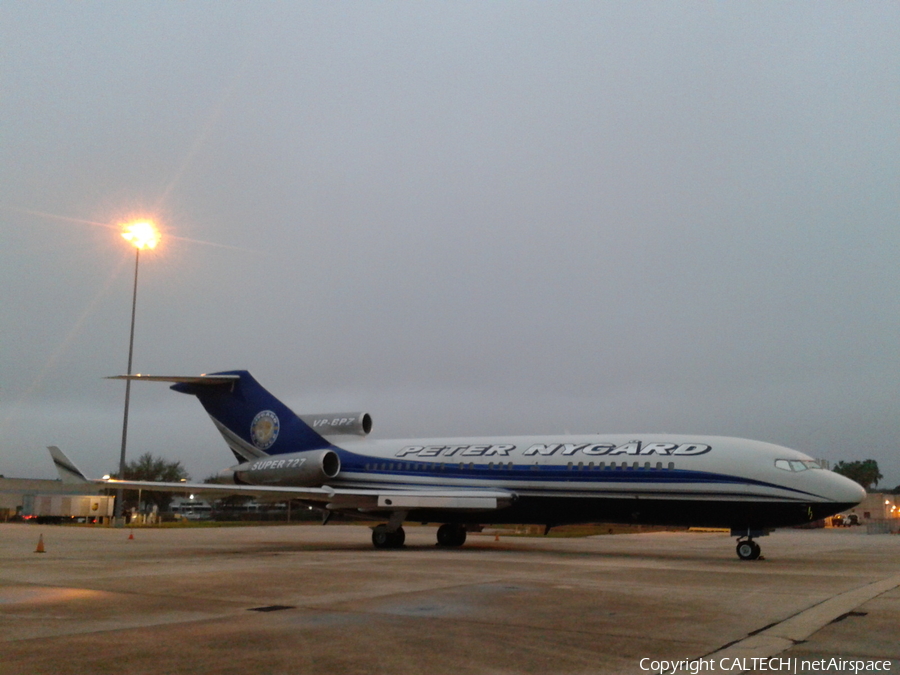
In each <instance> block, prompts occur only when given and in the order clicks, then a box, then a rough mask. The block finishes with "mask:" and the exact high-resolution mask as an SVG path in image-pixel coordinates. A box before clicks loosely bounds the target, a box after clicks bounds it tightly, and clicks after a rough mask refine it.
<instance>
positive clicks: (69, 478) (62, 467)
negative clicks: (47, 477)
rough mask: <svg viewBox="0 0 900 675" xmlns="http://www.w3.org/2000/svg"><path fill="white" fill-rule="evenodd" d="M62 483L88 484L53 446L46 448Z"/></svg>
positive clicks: (76, 468) (69, 461)
mask: <svg viewBox="0 0 900 675" xmlns="http://www.w3.org/2000/svg"><path fill="white" fill-rule="evenodd" d="M47 449H48V450H49V451H50V456H51V457H52V458H53V463H54V464H55V465H56V470H57V471H58V472H59V477H60V478H61V479H62V482H63V483H90V481H89V480H88V479H87V477H86V476H85V475H84V474H83V473H82V472H81V470H80V469H79V468H78V467H77V466H75V465H74V464H73V463H72V460H70V459H69V458H68V457H66V455H65V453H64V452H63V451H62V450H60V449H59V448H57V447H56V446H55V445H50V446H48V447H47Z"/></svg>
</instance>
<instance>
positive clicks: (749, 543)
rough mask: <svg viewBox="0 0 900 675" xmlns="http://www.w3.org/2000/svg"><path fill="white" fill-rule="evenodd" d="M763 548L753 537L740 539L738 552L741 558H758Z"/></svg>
mask: <svg viewBox="0 0 900 675" xmlns="http://www.w3.org/2000/svg"><path fill="white" fill-rule="evenodd" d="M760 552H761V549H760V548H759V544H757V543H756V542H755V541H753V540H752V539H738V543H737V554H738V558H740V559H741V560H757V559H759V554H760Z"/></svg>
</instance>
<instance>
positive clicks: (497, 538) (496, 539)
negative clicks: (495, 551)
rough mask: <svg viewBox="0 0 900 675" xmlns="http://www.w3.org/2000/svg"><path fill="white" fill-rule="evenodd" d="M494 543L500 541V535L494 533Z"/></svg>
mask: <svg viewBox="0 0 900 675" xmlns="http://www.w3.org/2000/svg"><path fill="white" fill-rule="evenodd" d="M494 541H500V533H499V532H494Z"/></svg>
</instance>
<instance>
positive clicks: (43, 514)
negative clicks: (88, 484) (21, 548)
mask: <svg viewBox="0 0 900 675" xmlns="http://www.w3.org/2000/svg"><path fill="white" fill-rule="evenodd" d="M115 501H116V498H115V497H107V496H99V495H40V494H38V495H24V497H23V499H22V515H23V516H24V517H25V518H27V519H32V518H33V519H35V520H37V522H39V523H53V522H58V523H61V522H64V521H66V520H75V519H82V518H83V519H85V520H86V521H87V520H90V519H94V518H96V519H98V520H100V519H102V518H111V517H112V515H113V511H114V508H115Z"/></svg>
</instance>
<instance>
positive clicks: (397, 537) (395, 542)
mask: <svg viewBox="0 0 900 675" xmlns="http://www.w3.org/2000/svg"><path fill="white" fill-rule="evenodd" d="M388 534H389V535H390V542H391V543H390V547H391V548H400V547H401V546H403V543H404V542H405V541H406V532H404V531H403V528H402V527H398V528H397V529H396V530H394V531H393V532H389V533H388Z"/></svg>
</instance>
